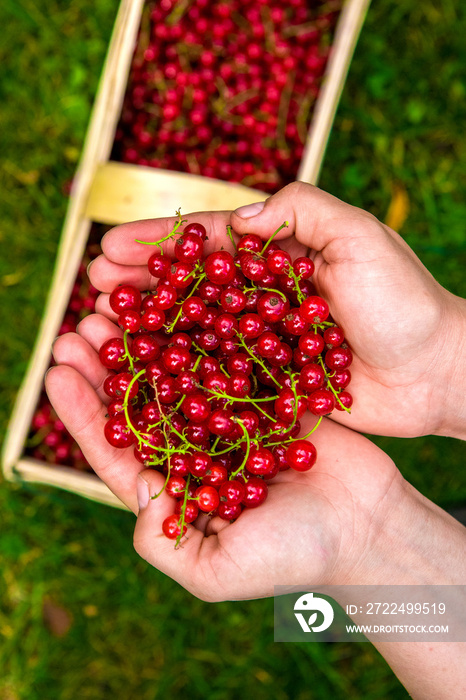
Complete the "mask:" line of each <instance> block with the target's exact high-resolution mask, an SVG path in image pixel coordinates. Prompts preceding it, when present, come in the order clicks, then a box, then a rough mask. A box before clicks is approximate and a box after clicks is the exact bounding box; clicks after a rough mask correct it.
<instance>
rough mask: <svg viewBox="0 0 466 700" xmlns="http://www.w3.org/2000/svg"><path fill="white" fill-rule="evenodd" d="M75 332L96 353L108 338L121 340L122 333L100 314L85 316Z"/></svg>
mask: <svg viewBox="0 0 466 700" xmlns="http://www.w3.org/2000/svg"><path fill="white" fill-rule="evenodd" d="M76 332H77V333H79V335H80V336H81V337H82V338H84V339H85V340H87V342H88V343H89V345H90V346H91V347H93V348H94V350H97V351H98V350H99V349H100V347H101V346H102V345H103V343H105V341H106V340H109V339H110V338H123V331H122V330H121V328H119V327H118V326H116V325H115V324H114V323H112V322H111V321H110V320H109V319H108V318H105V316H101V315H100V314H90V315H89V316H86V318H83V320H82V321H81V322H80V323H79V324H78V326H77V328H76Z"/></svg>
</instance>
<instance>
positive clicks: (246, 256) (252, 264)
mask: <svg viewBox="0 0 466 700" xmlns="http://www.w3.org/2000/svg"><path fill="white" fill-rule="evenodd" d="M240 265H241V272H242V273H243V275H244V276H245V277H247V278H248V279H250V280H253V281H256V282H257V281H258V280H260V279H261V277H262V276H263V275H264V274H265V272H266V269H267V263H266V261H265V260H264V258H262V257H260V256H259V255H256V254H255V253H243V254H242V255H241V257H240Z"/></svg>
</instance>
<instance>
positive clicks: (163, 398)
mask: <svg viewBox="0 0 466 700" xmlns="http://www.w3.org/2000/svg"><path fill="white" fill-rule="evenodd" d="M156 389H157V396H158V400H159V401H160V403H163V404H166V405H169V404H172V403H174V402H175V401H177V400H178V399H179V397H180V394H179V391H178V388H177V386H176V382H175V379H174V377H171V376H170V375H169V376H167V377H161V379H159V380H158V381H157V382H156Z"/></svg>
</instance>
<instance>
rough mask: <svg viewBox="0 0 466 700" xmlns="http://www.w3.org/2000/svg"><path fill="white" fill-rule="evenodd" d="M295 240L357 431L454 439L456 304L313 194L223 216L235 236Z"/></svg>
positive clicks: (385, 238)
mask: <svg viewBox="0 0 466 700" xmlns="http://www.w3.org/2000/svg"><path fill="white" fill-rule="evenodd" d="M283 219H287V220H288V221H289V224H290V225H289V227H288V228H286V229H284V230H282V231H281V232H280V233H279V235H278V236H277V239H281V240H280V244H282V243H286V242H287V240H289V237H291V239H295V240H296V241H298V242H299V243H300V244H302V245H304V246H307V247H308V248H309V255H310V257H311V258H312V259H313V260H314V263H315V272H314V275H313V278H312V281H313V283H314V285H315V287H316V289H317V291H318V293H319V294H321V295H322V296H323V297H324V298H325V299H326V301H327V302H328V303H329V306H330V310H331V313H332V315H333V318H334V320H335V321H336V322H337V323H338V324H340V325H341V326H342V328H343V330H344V332H345V336H346V338H347V339H348V341H349V343H350V345H351V348H352V350H353V354H354V363H353V365H352V367H351V373H352V383H351V385H350V387H349V390H350V392H351V393H352V394H353V396H354V405H353V408H352V412H351V415H348V414H346V413H344V412H337V411H335V412H334V413H333V414H332V418H334V419H335V420H337V421H339V422H341V423H343V424H346V425H348V426H350V427H351V428H353V429H356V430H361V431H363V432H367V433H372V434H381V435H393V436H399V437H414V436H419V435H424V434H443V435H454V436H458V437H459V436H461V433H464V422H463V429H462V430H461V428H460V424H461V420H459V419H458V417H459V416H461V414H463V417H466V407H465V401H464V394H465V391H464V389H465V387H464V360H463V362H461V356H462V353H461V352H460V351H459V349H460V348H461V347H462V346H463V345H464V337H465V333H466V323H465V319H466V308H465V302H464V300H462V299H459V298H458V297H455V296H454V295H452V294H450V293H449V292H447V291H446V290H445V289H444V288H443V287H441V286H440V285H439V284H438V283H437V282H436V280H435V279H434V278H433V277H432V275H431V274H430V273H429V272H428V270H427V269H426V268H425V267H424V265H422V263H421V261H420V260H419V259H418V258H417V257H416V255H415V254H414V252H413V251H412V250H411V248H410V247H409V246H408V245H407V244H406V243H405V241H404V240H403V239H402V238H401V237H400V236H399V235H398V234H397V233H395V231H393V230H392V229H390V228H389V227H388V226H385V225H384V224H382V223H381V222H380V221H378V220H377V219H376V218H375V217H374V216H372V215H371V214H369V213H367V212H365V211H363V210H362V209H358V208H356V207H353V206H350V205H349V204H345V203H344V202H342V201H340V200H338V199H336V198H335V197H333V196H332V195H330V194H327V193H326V192H323V191H322V190H319V189H318V188H317V187H313V186H312V185H307V184H305V183H300V182H297V183H293V184H292V185H289V186H287V187H285V188H284V189H283V190H281V191H280V192H278V193H277V194H275V195H273V196H272V197H269V199H268V200H266V202H265V206H264V204H263V203H257V204H253V205H250V206H249V207H242V208H241V209H239V210H237V212H234V213H233V214H232V216H231V224H232V226H233V228H234V229H235V231H237V232H238V233H240V234H245V233H255V234H257V235H259V236H260V237H261V238H264V239H266V238H268V237H269V236H270V234H271V232H272V231H274V229H275V228H276V226H277V225H278V224H279V223H280V222H281V221H282V220H283Z"/></svg>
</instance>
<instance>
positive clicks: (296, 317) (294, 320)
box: [283, 309, 309, 335]
mask: <svg viewBox="0 0 466 700" xmlns="http://www.w3.org/2000/svg"><path fill="white" fill-rule="evenodd" d="M283 323H284V325H285V329H286V332H287V333H288V334H289V335H303V334H304V333H307V332H308V330H309V323H308V322H307V321H305V320H304V319H303V317H302V316H301V314H300V313H299V309H290V311H288V313H287V314H286V316H285V318H284V319H283Z"/></svg>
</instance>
